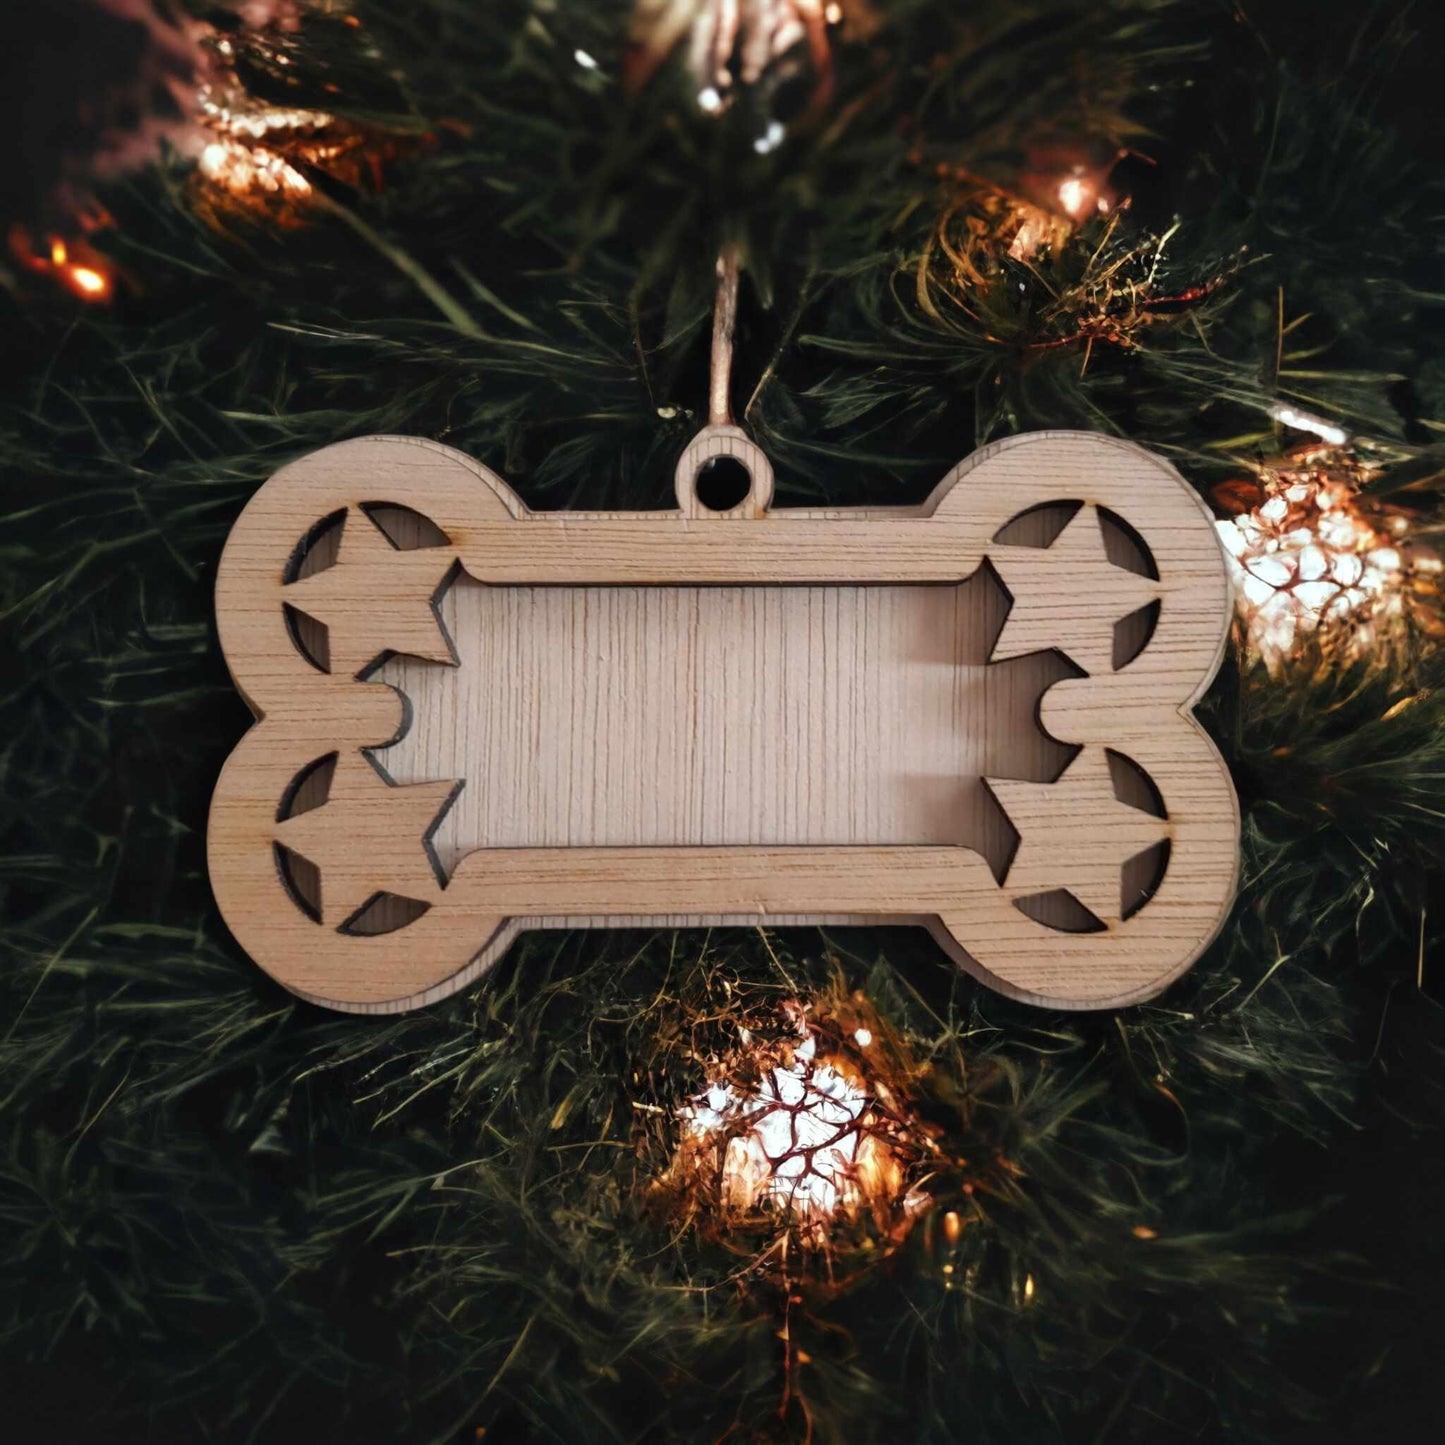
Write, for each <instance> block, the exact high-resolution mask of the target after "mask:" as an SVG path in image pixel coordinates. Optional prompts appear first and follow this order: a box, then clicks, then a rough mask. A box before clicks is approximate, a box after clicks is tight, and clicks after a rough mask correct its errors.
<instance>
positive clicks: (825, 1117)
mask: <svg viewBox="0 0 1445 1445" xmlns="http://www.w3.org/2000/svg"><path fill="white" fill-rule="evenodd" d="M786 1014H787V1016H788V1018H789V1019H790V1021H791V1023H792V1027H793V1034H792V1037H791V1038H790V1039H789V1040H788V1041H787V1042H786V1044H785V1045H783V1046H781V1047H779V1046H776V1045H774V1046H771V1048H770V1050H768V1051H765V1050H764V1049H763V1048H762V1046H759V1045H756V1044H754V1042H753V1039H752V1037H751V1035H748V1036H747V1037H745V1038H744V1039H743V1044H744V1049H745V1050H749V1049H750V1050H753V1051H754V1055H755V1057H756V1058H757V1060H758V1064H759V1066H758V1067H757V1069H756V1070H755V1074H754V1077H755V1082H752V1081H750V1082H748V1083H747V1084H742V1083H738V1082H734V1081H730V1080H725V1079H719V1080H715V1081H714V1082H712V1083H710V1084H709V1085H708V1086H707V1088H706V1089H704V1090H703V1091H702V1093H700V1094H698V1095H696V1096H695V1097H693V1098H692V1099H690V1100H688V1101H687V1103H685V1104H684V1105H683V1106H682V1107H681V1108H680V1109H679V1111H678V1118H679V1120H680V1121H681V1123H682V1125H683V1129H684V1135H685V1138H686V1140H687V1145H688V1151H689V1157H691V1158H692V1159H693V1160H694V1161H695V1162H696V1164H697V1166H698V1168H699V1171H700V1174H699V1177H704V1176H705V1177H708V1178H713V1179H715V1182H716V1187H717V1191H718V1202H719V1203H720V1204H721V1206H722V1208H723V1210H724V1211H726V1212H728V1213H731V1214H734V1215H748V1214H764V1215H772V1216H774V1217H776V1218H778V1219H779V1220H780V1221H782V1222H783V1223H785V1224H786V1225H788V1226H790V1227H792V1228H794V1229H796V1230H797V1232H798V1234H799V1236H800V1238H801V1239H802V1240H803V1242H804V1243H806V1244H808V1245H809V1246H810V1247H817V1248H822V1247H824V1246H825V1245H826V1243H827V1240H828V1236H829V1230H830V1228H831V1226H832V1225H833V1224H834V1223H835V1222H836V1221H839V1220H841V1219H844V1218H857V1217H859V1216H861V1215H864V1214H870V1213H872V1214H876V1213H878V1212H880V1211H881V1212H883V1213H884V1214H891V1213H893V1212H894V1211H897V1212H899V1213H900V1214H901V1215H902V1217H903V1218H904V1219H908V1218H911V1217H912V1216H914V1215H916V1214H917V1213H919V1212H921V1211H922V1210H923V1209H924V1208H925V1207H926V1205H927V1196H926V1195H923V1194H921V1193H920V1192H918V1191H916V1190H911V1189H908V1188H907V1187H906V1186H905V1184H904V1171H903V1167H902V1163H901V1161H900V1157H899V1153H898V1145H899V1144H900V1143H901V1142H902V1136H901V1134H900V1131H899V1130H898V1129H897V1128H896V1127H893V1126H891V1125H890V1126H888V1127H884V1126H883V1121H882V1116H883V1115H884V1114H886V1113H887V1112H888V1106H887V1100H888V1098H889V1097H890V1095H889V1091H888V1089H887V1086H886V1084H883V1083H882V1082H881V1081H875V1080H870V1079H869V1078H868V1077H867V1076H866V1075H865V1074H864V1073H863V1072H862V1070H861V1068H859V1067H858V1066H857V1065H856V1062H854V1061H850V1060H848V1059H845V1058H844V1057H842V1056H841V1055H830V1056H820V1051H819V1042H820V1035H819V1033H818V1031H817V1030H816V1029H815V1028H814V1027H813V1026H812V1025H811V1024H810V1023H809V1022H808V1019H807V1015H806V1009H805V1008H804V1007H803V1005H801V1004H798V1003H796V1002H794V1003H790V1004H789V1005H787V1006H786ZM851 1037H852V1039H853V1042H854V1043H856V1044H857V1045H858V1047H859V1048H867V1047H869V1045H871V1044H872V1042H873V1033H872V1030H870V1029H868V1028H866V1027H859V1028H856V1029H854V1030H853V1031H852V1035H851ZM714 1171H715V1172H714Z"/></svg>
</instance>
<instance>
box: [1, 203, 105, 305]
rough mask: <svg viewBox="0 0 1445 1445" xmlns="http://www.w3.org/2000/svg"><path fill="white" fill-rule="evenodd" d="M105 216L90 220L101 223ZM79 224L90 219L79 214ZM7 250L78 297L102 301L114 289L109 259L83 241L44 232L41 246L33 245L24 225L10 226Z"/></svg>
mask: <svg viewBox="0 0 1445 1445" xmlns="http://www.w3.org/2000/svg"><path fill="white" fill-rule="evenodd" d="M106 219H108V218H105V217H103V213H102V216H101V217H99V218H96V219H95V220H94V224H95V225H97V226H98V225H101V224H103V223H104V221H105V220H106ZM81 222H82V224H90V223H91V222H90V220H89V219H88V218H87V217H85V216H82V217H81ZM9 242H10V254H11V255H12V256H13V257H14V258H15V259H16V260H17V261H18V262H20V264H21V265H23V266H24V267H25V268H26V269H27V270H28V271H33V272H35V273H36V274H37V275H41V276H48V277H50V278H51V279H52V280H54V281H55V282H57V283H58V284H59V285H61V286H63V287H64V288H65V289H66V290H67V291H69V292H70V293H71V295H73V296H77V297H79V298H80V300H82V301H89V302H105V301H109V300H110V299H111V297H112V296H113V295H114V293H115V279H114V277H115V271H114V268H113V267H112V266H111V264H110V262H109V261H108V260H107V259H106V258H105V257H104V256H103V255H102V254H101V253H100V252H99V251H97V250H96V249H95V248H94V247H93V246H91V245H90V244H89V243H88V242H85V241H68V240H66V238H65V237H64V236H48V237H47V238H46V240H45V244H44V246H43V248H40V249H37V248H36V246H35V245H34V244H33V242H32V238H31V235H30V232H29V231H28V230H26V228H25V227H24V226H21V225H15V226H12V227H11V228H10V235H9Z"/></svg>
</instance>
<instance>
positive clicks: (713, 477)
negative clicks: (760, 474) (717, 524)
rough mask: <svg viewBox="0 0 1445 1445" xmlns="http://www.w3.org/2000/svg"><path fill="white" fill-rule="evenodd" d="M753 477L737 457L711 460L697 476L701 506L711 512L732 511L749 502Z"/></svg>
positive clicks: (694, 490) (697, 492)
mask: <svg viewBox="0 0 1445 1445" xmlns="http://www.w3.org/2000/svg"><path fill="white" fill-rule="evenodd" d="M752 489H753V474H752V473H751V472H750V471H749V470H748V469H747V467H746V466H745V465H744V464H743V463H742V462H740V461H739V460H738V459H737V458H736V457H710V458H709V459H708V460H707V461H705V462H704V463H703V464H702V465H701V466H700V467H699V468H698V469H697V471H696V473H695V474H694V476H693V492H694V495H695V496H696V497H697V501H698V505H699V506H701V507H706V508H707V510H708V511H709V512H730V511H732V509H733V508H734V507H739V506H741V505H742V504H743V503H744V502H745V501H747V498H748V493H749V492H751V491H752Z"/></svg>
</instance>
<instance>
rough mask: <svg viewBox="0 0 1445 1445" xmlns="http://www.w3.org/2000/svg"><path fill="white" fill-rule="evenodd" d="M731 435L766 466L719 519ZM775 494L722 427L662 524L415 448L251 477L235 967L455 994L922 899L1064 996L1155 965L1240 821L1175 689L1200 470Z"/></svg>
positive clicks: (234, 796) (1201, 943)
mask: <svg viewBox="0 0 1445 1445" xmlns="http://www.w3.org/2000/svg"><path fill="white" fill-rule="evenodd" d="M717 458H728V459H730V460H729V461H728V462H726V463H724V466H732V468H733V469H734V471H735V472H738V476H739V478H740V479H741V478H742V476H743V472H745V474H746V477H747V478H749V479H750V481H749V486H748V491H747V494H746V496H744V497H743V499H742V500H741V501H740V502H738V503H737V505H735V506H732V507H731V508H730V509H729V510H726V511H718V512H713V511H709V510H708V509H707V508H706V507H705V506H704V505H703V503H702V501H700V500H699V498H698V495H697V478H698V475H699V473H700V472H701V471H703V470H704V469H705V468H706V467H707V464H708V463H709V462H710V461H713V462H714V464H715V465H716V463H715V459H717ZM739 468H741V469H743V472H739V471H738V469H739ZM771 497H772V468H771V467H770V466H769V464H768V460H767V458H766V457H765V456H764V455H763V453H762V452H761V450H760V449H759V448H758V447H756V446H755V445H754V444H753V443H752V442H751V441H749V439H748V438H747V437H746V435H745V434H744V433H743V432H741V431H740V430H739V429H737V428H736V427H733V426H709V427H707V428H705V429H704V430H703V431H702V432H701V433H700V434H699V435H698V436H697V438H696V439H695V440H694V441H693V442H692V444H691V445H690V446H689V447H688V448H687V450H686V451H685V453H684V454H683V457H682V459H681V461H680V462H679V464H678V469H677V500H678V506H677V510H675V511H668V512H607V513H595V512H550V513H546V512H531V511H528V510H527V508H526V507H524V506H523V505H522V503H521V502H520V501H519V500H518V498H517V497H516V495H515V494H514V493H513V492H512V491H511V489H510V488H509V487H508V486H507V485H506V483H505V482H503V481H502V480H501V479H500V478H499V477H497V476H495V475H494V474H493V473H492V472H490V471H488V470H487V469H486V468H485V467H483V466H480V465H478V464H477V463H476V462H474V461H472V460H471V459H470V458H469V457H466V456H463V455H462V454H460V453H458V452H455V451H452V450H450V449H449V448H447V447H444V446H440V445H437V444H436V443H433V442H428V441H421V440H416V439H412V438H405V437H384V436H383V437H365V438H361V439H359V440H356V441H348V442H341V443H340V444H338V445H336V446H331V447H327V448H325V449H324V450H322V451H319V452H316V453H314V454H312V455H310V456H307V457H303V458H302V459H301V460H300V461H297V462H294V463H292V464H291V465H290V466H287V467H285V468H283V469H282V470H281V471H280V472H278V473H277V474H276V475H275V476H274V477H272V478H271V480H270V481H268V482H267V483H266V484H265V485H264V486H263V487H262V488H261V489H260V490H259V491H258V492H257V494H256V496H255V497H254V498H253V499H252V501H251V502H250V504H249V505H248V506H247V507H246V508H245V510H244V511H243V512H242V514H241V516H240V518H239V519H238V520H237V522H236V525H235V528H234V529H233V531H232V533H231V536H230V539H229V541H228V542H227V545H226V549H225V553H224V555H223V557H222V559H221V565H220V572H219V577H218V580H217V587H216V611H217V622H218V625H219V629H220V638H221V645H222V647H223V649H224V651H225V654H226V659H227V661H228V663H229V665H230V669H231V673H232V675H233V676H234V678H235V681H236V685H237V687H238V688H239V689H240V691H241V692H242V694H243V695H244V697H245V698H246V701H247V702H248V703H249V705H250V707H251V709H252V711H253V712H254V713H255V714H256V718H257V721H256V724H255V726H254V727H252V728H251V730H250V731H249V732H248V733H247V734H246V736H245V737H244V738H243V739H242V740H241V742H240V744H239V746H238V747H237V748H236V750H235V751H234V753H232V755H231V757H230V758H229V759H228V760H227V762H226V766H225V768H224V770H223V772H222V774H221V778H220V782H219V784H218V786H217V789H216V795H215V799H214V802H213V804H212V809H211V817H210V832H209V861H210V871H211V879H212V883H213V886H214V888H215V892H216V897H217V900H218V901H219V903H220V907H221V911H222V913H223V914H224V916H225V919H226V922H227V923H228V924H229V926H230V927H231V929H232V931H233V932H234V933H235V935H236V937H237V938H238V939H239V940H240V942H241V944H242V946H243V947H244V948H245V949H246V951H247V952H248V953H249V954H250V955H251V957H252V958H254V959H255V960H256V962H257V963H258V964H260V965H261V967H262V968H264V969H265V970H266V971H267V972H268V973H270V974H271V975H272V976H273V977H274V978H276V979H278V980H279V981H280V982H281V983H283V984H285V985H286V987H287V988H290V989H292V990H293V991H295V992H296V993H298V994H301V995H302V996H303V997H305V998H308V999H312V1000H314V1001H316V1002H318V1003H323V1004H327V1005H329V1006H330V1007H332V1008H337V1009H345V1010H350V1011H354V1012H391V1011H397V1010H401V1009H408V1008H414V1007H417V1006H419V1005H422V1004H426V1003H429V1002H431V1001H433V1000H436V999H440V998H443V997H445V996H446V995H448V994H450V993H453V992H455V991H456V990H457V989H459V988H461V987H463V986H464V985H465V984H467V983H468V982H469V981H470V980H472V979H474V978H476V977H477V976H478V975H479V974H480V973H481V972H482V971H483V970H485V969H486V968H487V967H488V966H489V965H490V964H491V963H492V962H493V961H494V960H495V959H496V958H497V957H498V956H499V955H500V954H501V953H502V952H503V951H504V950H505V949H506V947H507V946H508V944H509V943H510V942H511V940H512V939H513V938H514V937H515V936H516V934H517V933H518V932H519V931H520V930H522V929H526V928H544V927H608V926H622V925H633V924H640V923H646V924H652V925H658V926H663V925H668V926H671V925H683V924H753V925H757V924H770V925H784V924H794V923H834V924H841V923H917V924H922V925H924V926H926V927H927V928H929V929H930V930H931V931H932V932H933V934H934V936H935V937H936V938H937V939H938V941H939V943H940V944H941V945H942V947H943V948H944V949H945V950H947V952H948V953H949V954H950V955H952V956H953V957H954V958H955V959H956V960H957V961H958V962H959V963H960V964H961V965H962V966H963V967H964V968H966V969H968V970H969V972H971V973H973V974H975V975H977V977H979V978H980V979H982V980H983V981H984V982H986V983H987V984H989V985H990V986H992V987H993V988H996V989H998V990H999V991H1001V992H1003V993H1006V994H1009V995H1012V996H1013V997H1015V998H1020V999H1025V1000H1028V1001H1030V1002H1033V1003H1037V1004H1043V1005H1049V1006H1052V1007H1058V1008H1104V1007H1111V1006H1115V1005H1120V1004H1127V1003H1132V1002H1136V1001H1138V1000H1141V999H1146V998H1149V997H1151V996H1152V995H1154V994H1156V993H1158V992H1159V991H1160V990H1161V989H1162V988H1164V987H1165V986H1166V985H1167V984H1168V983H1170V982H1171V981H1172V980H1173V979H1175V978H1177V977H1178V976H1179V975H1180V974H1181V973H1182V972H1183V971H1184V970H1185V969H1186V968H1188V966H1189V965H1190V964H1191V963H1192V962H1193V961H1194V960H1195V959H1196V958H1197V957H1198V956H1199V954H1200V952H1201V951H1202V950H1203V948H1204V947H1205V945H1206V944H1207V943H1208V942H1209V940H1210V939H1211V938H1212V937H1213V935H1214V934H1215V932H1216V931H1217V930H1218V928H1219V926H1220V924H1221V922H1222V920H1223V918H1224V915H1225V912H1226V910H1227V908H1228V906H1229V903H1230V899H1231V897H1232V894H1233V890H1234V882H1235V872H1236V859H1237V856H1238V835H1239V817H1238V808H1237V804H1236V802H1235V796H1234V790H1233V788H1232V787H1231V784H1230V779H1229V775H1228V772H1227V771H1226V769H1225V766H1224V764H1223V762H1222V760H1221V759H1220V757H1219V755H1218V753H1217V752H1216V751H1215V749H1214V747H1213V745H1212V744H1211V743H1210V741H1209V740H1208V738H1207V737H1206V736H1205V734H1204V733H1203V731H1202V730H1201V729H1200V727H1199V725H1198V724H1197V723H1196V722H1195V720H1194V718H1193V716H1192V714H1191V712H1190V707H1191V705H1192V704H1193V703H1194V702H1195V701H1196V699H1198V697H1199V696H1200V694H1201V693H1202V692H1203V691H1204V689H1205V688H1206V687H1207V686H1208V684H1209V681H1210V679H1211V678H1212V677H1213V675H1214V672H1215V669H1216V668H1217V666H1218V664H1219V659H1220V656H1221V653H1222V650H1223V646H1224V639H1225V635H1226V631H1227V627H1228V621H1229V590H1228V582H1227V579H1226V574H1225V569H1224V563H1223V558H1222V555H1221V553H1220V550H1219V547H1218V544H1217V542H1216V540H1215V535H1214V529H1213V527H1212V525H1211V523H1210V520H1209V518H1208V516H1207V515H1206V514H1205V512H1204V510H1203V508H1202V506H1201V504H1200V502H1199V500H1198V498H1197V497H1196V496H1195V495H1194V493H1193V492H1192V491H1191V490H1190V489H1189V488H1188V487H1187V486H1186V485H1185V483H1184V482H1183V481H1182V480H1181V479H1180V478H1179V477H1178V475H1177V474H1176V473H1175V472H1174V471H1173V470H1172V469H1171V468H1170V467H1169V466H1168V465H1166V464H1165V463H1164V462H1162V461H1161V460H1160V459H1159V458H1157V457H1155V456H1153V455H1151V454H1150V453H1148V452H1145V451H1143V450H1141V449H1140V448H1139V447H1136V446H1133V445H1131V444H1129V443H1126V442H1121V441H1116V440H1113V439H1110V438H1106V437H1101V436H1094V435H1089V434H1085V433H1072V432H1039V433H1035V434H1032V435H1026V436H1019V437H1014V438H1011V439H1009V440H1007V441H1002V442H999V443H996V444H994V445H992V446H989V447H987V448H985V449H984V450H983V451H980V452H978V453H976V454H975V455H974V456H972V457H970V458H969V459H968V460H967V461H965V462H963V463H961V464H960V465H959V466H957V467H955V468H954V470H953V471H952V472H950V473H949V475H948V476H947V477H945V478H944V480H943V481H942V482H941V483H940V484H939V486H938V487H937V488H936V489H935V491H934V492H933V494H932V496H930V497H929V499H928V500H927V501H926V502H924V503H923V505H921V506H917V507H883V508H869V509H841V510H839V509H830V510H818V509H804V508H791V507H789V508H781V509H779V510H777V511H774V510H771V509H770V506H769V503H770V501H771Z"/></svg>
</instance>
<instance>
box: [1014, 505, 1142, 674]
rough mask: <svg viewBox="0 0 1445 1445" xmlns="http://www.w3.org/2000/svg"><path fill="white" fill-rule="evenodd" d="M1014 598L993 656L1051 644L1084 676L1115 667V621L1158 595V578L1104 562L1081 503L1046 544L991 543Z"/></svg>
mask: <svg viewBox="0 0 1445 1445" xmlns="http://www.w3.org/2000/svg"><path fill="white" fill-rule="evenodd" d="M988 558H989V561H990V562H992V563H993V565H994V568H995V570H996V571H997V572H998V575H999V577H1000V578H1001V579H1002V581H1003V584H1004V586H1005V587H1007V588H1008V591H1009V595H1010V596H1011V597H1012V598H1013V605H1012V606H1011V607H1010V608H1009V612H1008V617H1007V619H1006V620H1005V622H1004V625H1003V631H1002V632H1000V633H999V636H998V641H997V642H995V643H994V647H993V654H992V656H991V658H990V661H992V662H999V661H1002V660H1003V659H1005V658H1010V657H1022V656H1023V655H1024V654H1025V653H1028V652H1040V651H1042V650H1044V649H1045V648H1050V647H1057V648H1058V649H1059V650H1060V651H1062V652H1064V653H1066V654H1067V655H1068V656H1069V657H1070V658H1072V659H1073V661H1074V662H1076V663H1078V665H1079V666H1080V667H1082V668H1083V669H1084V671H1085V672H1087V673H1088V674H1089V675H1090V676H1094V677H1096V676H1098V675H1099V674H1101V673H1109V672H1112V671H1113V670H1114V624H1115V623H1116V622H1118V621H1119V620H1120V619H1121V618H1124V617H1127V616H1128V615H1129V614H1130V613H1131V612H1137V611H1138V610H1139V609H1140V608H1141V607H1144V606H1147V605H1148V604H1149V603H1150V602H1153V601H1154V600H1155V598H1157V597H1158V596H1159V584H1158V583H1157V582H1155V581H1153V580H1151V579H1150V578H1148V577H1141V576H1139V574H1138V573H1137V572H1129V571H1126V570H1125V569H1124V568H1123V567H1116V566H1114V564H1113V563H1112V562H1110V561H1109V558H1108V556H1107V554H1106V553H1105V551H1104V534H1103V532H1102V531H1100V529H1099V513H1098V510H1097V509H1096V508H1094V507H1091V506H1083V507H1080V508H1079V510H1078V512H1077V513H1076V514H1075V515H1074V517H1073V518H1072V519H1071V520H1070V522H1069V524H1068V526H1067V527H1065V528H1064V530H1063V531H1062V532H1060V533H1059V535H1058V536H1057V537H1056V538H1055V539H1054V542H1053V545H1052V546H1049V547H1018V546H1007V545H1000V546H995V547H991V548H990V549H989V553H988Z"/></svg>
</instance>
